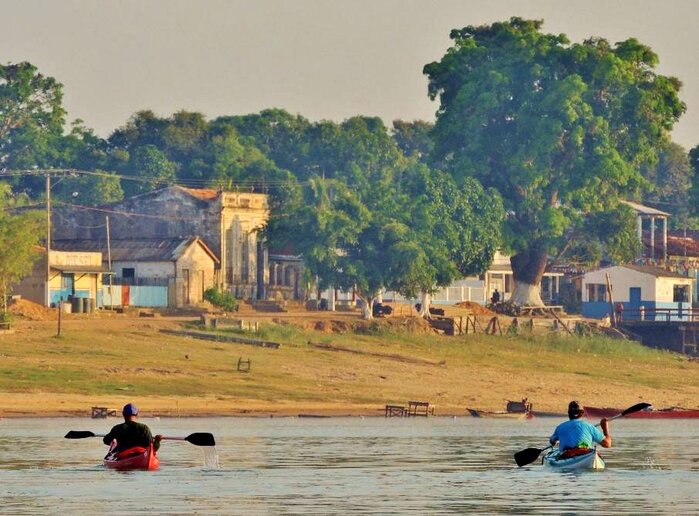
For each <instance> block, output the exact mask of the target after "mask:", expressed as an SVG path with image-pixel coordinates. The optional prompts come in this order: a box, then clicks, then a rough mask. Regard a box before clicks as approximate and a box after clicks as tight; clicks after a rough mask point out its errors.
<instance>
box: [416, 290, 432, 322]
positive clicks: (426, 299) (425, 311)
mask: <svg viewBox="0 0 699 516" xmlns="http://www.w3.org/2000/svg"><path fill="white" fill-rule="evenodd" d="M431 304H432V296H431V295H430V293H429V292H426V291H424V290H421V291H420V311H419V312H418V316H420V317H422V318H423V319H431V318H432V316H431V315H430V305H431Z"/></svg>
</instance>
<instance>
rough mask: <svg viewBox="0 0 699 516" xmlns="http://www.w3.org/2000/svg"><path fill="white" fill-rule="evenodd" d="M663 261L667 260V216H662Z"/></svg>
mask: <svg viewBox="0 0 699 516" xmlns="http://www.w3.org/2000/svg"><path fill="white" fill-rule="evenodd" d="M663 262H667V217H663Z"/></svg>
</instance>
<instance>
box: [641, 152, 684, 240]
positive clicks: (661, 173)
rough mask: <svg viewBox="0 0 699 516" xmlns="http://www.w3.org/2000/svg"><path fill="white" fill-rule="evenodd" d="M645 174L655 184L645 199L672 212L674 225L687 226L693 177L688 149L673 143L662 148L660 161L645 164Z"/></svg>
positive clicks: (671, 219)
mask: <svg viewBox="0 0 699 516" xmlns="http://www.w3.org/2000/svg"><path fill="white" fill-rule="evenodd" d="M642 173H643V175H644V177H645V178H646V179H647V180H648V181H649V182H650V183H651V184H652V188H651V190H650V192H649V193H648V194H647V195H646V196H645V199H644V200H645V201H646V202H648V203H649V204H651V205H656V206H657V207H658V208H659V209H661V210H663V211H667V212H669V213H670V214H671V215H672V216H671V217H670V220H669V223H670V226H671V227H673V228H676V229H677V228H684V227H686V225H687V223H688V221H689V216H690V211H691V207H690V195H691V188H692V176H693V170H692V167H691V165H690V163H689V156H688V154H687V151H685V149H684V148H683V147H682V146H681V145H678V144H676V143H669V144H668V145H666V146H665V147H664V148H663V149H662V150H661V151H660V153H659V156H658V162H657V163H656V164H655V165H653V166H647V167H644V168H643V170H642Z"/></svg>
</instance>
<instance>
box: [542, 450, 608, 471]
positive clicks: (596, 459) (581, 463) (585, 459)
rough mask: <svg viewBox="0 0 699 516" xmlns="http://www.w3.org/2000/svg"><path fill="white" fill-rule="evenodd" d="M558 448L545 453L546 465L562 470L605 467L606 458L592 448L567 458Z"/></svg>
mask: <svg viewBox="0 0 699 516" xmlns="http://www.w3.org/2000/svg"><path fill="white" fill-rule="evenodd" d="M559 455H560V453H559V451H558V450H557V449H554V450H551V451H550V452H548V453H547V454H546V455H544V458H543V461H544V465H545V466H548V467H550V468H554V469H558V470H561V471H570V470H573V469H604V468H605V463H604V459H603V458H602V457H601V456H600V454H599V453H597V450H596V449H595V448H592V449H591V450H590V451H589V452H588V453H584V454H581V455H576V456H574V457H570V458H567V459H561V458H560V457H559Z"/></svg>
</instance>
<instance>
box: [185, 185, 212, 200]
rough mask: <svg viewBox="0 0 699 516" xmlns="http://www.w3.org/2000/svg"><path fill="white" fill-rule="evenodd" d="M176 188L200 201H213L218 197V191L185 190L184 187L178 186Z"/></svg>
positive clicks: (203, 189)
mask: <svg viewBox="0 0 699 516" xmlns="http://www.w3.org/2000/svg"><path fill="white" fill-rule="evenodd" d="M178 188H180V189H181V190H184V191H185V192H187V193H188V194H189V195H191V196H192V197H196V198H197V199H201V200H202V201H213V200H214V199H216V198H217V197H218V190H214V189H213V188H185V187H184V186H179V187H178Z"/></svg>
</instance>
